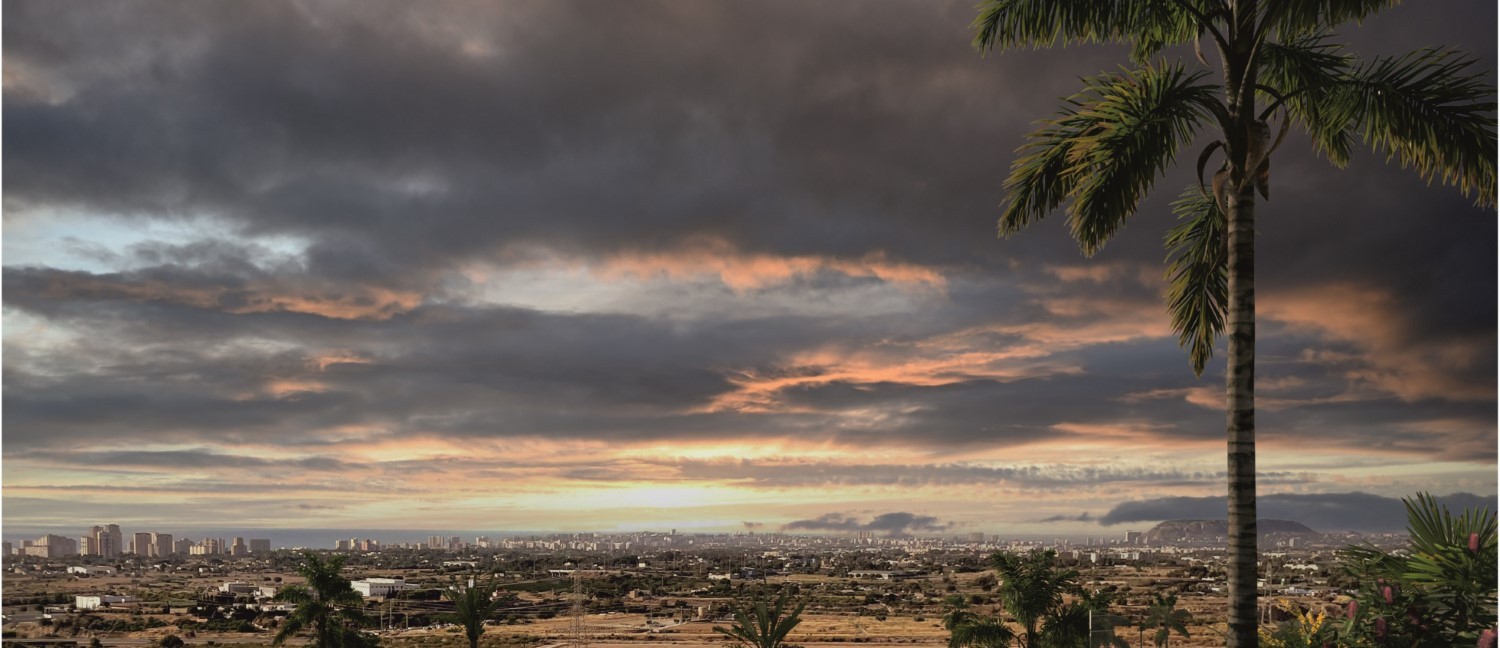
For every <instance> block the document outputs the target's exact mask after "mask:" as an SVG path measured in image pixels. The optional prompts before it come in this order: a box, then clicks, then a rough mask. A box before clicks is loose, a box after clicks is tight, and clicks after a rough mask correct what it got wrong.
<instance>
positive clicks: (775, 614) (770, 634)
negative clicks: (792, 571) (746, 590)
mask: <svg viewBox="0 0 1500 648" xmlns="http://www.w3.org/2000/svg"><path fill="white" fill-rule="evenodd" d="M791 598H792V590H791V588H790V587H786V588H783V589H782V590H781V595H780V596H778V597H777V598H776V602H775V603H774V604H772V603H771V602H770V600H769V599H770V596H769V594H768V593H767V592H765V591H764V590H758V591H756V592H754V593H752V594H751V596H750V600H749V601H747V602H737V604H736V606H735V610H734V624H733V625H731V626H730V627H728V628H722V627H719V626H714V632H716V633H718V634H722V635H724V636H726V637H728V638H730V639H731V640H733V641H735V642H736V643H737V645H740V646H746V647H747V648H778V647H780V646H790V644H787V643H786V638H787V635H789V634H791V632H792V629H793V628H795V627H797V624H799V623H802V610H803V609H804V608H806V607H807V602H806V601H801V602H798V603H796V607H795V608H792V609H790V611H789V606H790V605H791V604H792V600H791Z"/></svg>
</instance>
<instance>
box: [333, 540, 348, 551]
mask: <svg viewBox="0 0 1500 648" xmlns="http://www.w3.org/2000/svg"><path fill="white" fill-rule="evenodd" d="M333 550H334V551H348V550H349V541H348V540H339V541H338V542H335V543H333Z"/></svg>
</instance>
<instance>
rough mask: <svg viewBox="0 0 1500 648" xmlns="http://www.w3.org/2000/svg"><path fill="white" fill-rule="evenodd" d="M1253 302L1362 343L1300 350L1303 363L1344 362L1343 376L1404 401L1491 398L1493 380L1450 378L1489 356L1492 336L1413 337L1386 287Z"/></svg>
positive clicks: (1312, 290)
mask: <svg viewBox="0 0 1500 648" xmlns="http://www.w3.org/2000/svg"><path fill="white" fill-rule="evenodd" d="M1258 306H1259V309H1260V313H1261V314H1262V315H1263V316H1264V317H1265V318H1267V319H1272V320H1276V321H1279V322H1283V323H1285V324H1287V325H1288V326H1290V327H1292V328H1294V329H1300V330H1304V331H1316V332H1318V333H1321V334H1324V335H1326V336H1328V337H1330V338H1334V339H1339V340H1345V341H1348V342H1352V343H1354V344H1356V345H1358V346H1360V347H1361V348H1363V349H1364V350H1365V353H1364V354H1363V355H1351V354H1346V353H1338V352H1332V351H1328V350H1322V349H1308V350H1306V351H1304V353H1303V355H1302V358H1303V359H1304V360H1308V361H1313V362H1321V363H1325V364H1329V365H1335V366H1337V365H1349V366H1348V367H1347V368H1346V369H1345V372H1344V375H1345V377H1346V378H1348V379H1350V380H1351V381H1354V382H1356V383H1358V384H1365V385H1370V386H1372V387H1373V388H1375V389H1378V390H1380V391H1383V392H1386V393H1390V394H1394V395H1396V396H1397V397H1399V398H1401V399H1403V400H1406V401H1414V400H1420V399H1423V398H1442V399H1447V400H1488V399H1492V398H1494V397H1495V393H1494V389H1493V386H1492V385H1489V384H1469V383H1467V382H1465V381H1463V380H1461V379H1459V378H1457V377H1455V375H1454V370H1463V369H1467V368H1470V367H1472V366H1474V362H1475V359H1476V358H1478V357H1480V355H1481V354H1484V353H1490V352H1491V351H1488V349H1490V346H1491V345H1492V344H1493V342H1492V341H1491V340H1479V339H1462V338H1451V339H1443V340H1434V341H1424V342H1417V341H1413V340H1412V339H1411V338H1412V336H1411V335H1410V332H1409V331H1407V330H1405V328H1404V324H1403V323H1404V319H1403V317H1402V313H1401V308H1400V305H1399V304H1397V303H1396V300H1395V298H1394V297H1393V296H1392V295H1391V294H1390V293H1389V292H1386V291H1382V290H1378V289H1374V288H1369V287H1365V286H1359V285H1353V284H1333V285H1324V286H1311V287H1307V288H1303V289H1300V290H1294V291H1289V292H1279V293H1272V294H1268V295H1266V296H1265V297H1263V298H1262V301H1261V303H1260V304H1259V305H1258Z"/></svg>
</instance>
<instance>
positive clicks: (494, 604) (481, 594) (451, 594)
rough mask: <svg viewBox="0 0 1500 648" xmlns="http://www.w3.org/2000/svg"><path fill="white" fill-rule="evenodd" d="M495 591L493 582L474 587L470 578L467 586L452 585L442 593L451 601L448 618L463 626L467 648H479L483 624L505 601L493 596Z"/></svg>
mask: <svg viewBox="0 0 1500 648" xmlns="http://www.w3.org/2000/svg"><path fill="white" fill-rule="evenodd" d="M497 590H498V588H497V587H496V586H495V583H494V582H493V581H491V582H487V583H479V584H477V585H476V584H475V583H474V579H473V578H472V577H470V578H469V583H468V585H453V586H451V587H449V588H448V589H446V590H444V591H443V596H445V597H447V598H448V600H450V601H453V614H452V615H450V617H449V618H451V619H452V620H453V621H454V622H455V623H457V624H458V625H461V626H463V628H464V637H466V638H468V640H469V648H479V638H480V637H481V636H483V635H484V622H485V621H488V620H489V619H490V617H492V616H494V615H495V610H496V609H498V608H499V607H500V605H501V604H502V603H504V602H505V599H503V598H498V597H496V596H495V592H496V591H497Z"/></svg>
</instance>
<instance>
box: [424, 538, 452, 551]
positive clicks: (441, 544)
mask: <svg viewBox="0 0 1500 648" xmlns="http://www.w3.org/2000/svg"><path fill="white" fill-rule="evenodd" d="M447 547H448V541H447V540H446V539H444V538H443V536H437V535H435V536H431V537H429V538H427V548H428V549H446V548H447Z"/></svg>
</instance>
